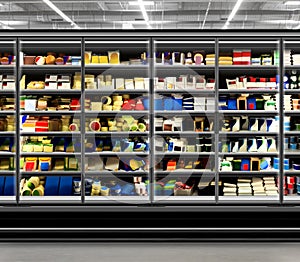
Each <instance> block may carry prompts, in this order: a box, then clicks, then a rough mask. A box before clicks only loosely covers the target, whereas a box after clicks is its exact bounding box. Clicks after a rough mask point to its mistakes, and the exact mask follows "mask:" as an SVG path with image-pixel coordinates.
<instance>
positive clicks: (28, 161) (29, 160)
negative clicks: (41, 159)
mask: <svg viewBox="0 0 300 262" xmlns="http://www.w3.org/2000/svg"><path fill="white" fill-rule="evenodd" d="M36 168H37V158H36V157H26V158H25V162H24V166H23V169H24V171H27V172H30V171H35V170H36Z"/></svg>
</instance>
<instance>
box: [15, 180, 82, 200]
mask: <svg viewBox="0 0 300 262" xmlns="http://www.w3.org/2000/svg"><path fill="white" fill-rule="evenodd" d="M75 181H76V178H73V177H72V176H47V177H45V176H32V177H29V178H28V179H27V178H22V179H21V181H20V195H21V196H72V195H77V193H79V195H80V191H79V192H76V190H77V188H76V187H75V185H76V183H75Z"/></svg>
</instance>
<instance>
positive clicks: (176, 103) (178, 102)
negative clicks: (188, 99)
mask: <svg viewBox="0 0 300 262" xmlns="http://www.w3.org/2000/svg"><path fill="white" fill-rule="evenodd" d="M173 110H182V98H178V97H173Z"/></svg>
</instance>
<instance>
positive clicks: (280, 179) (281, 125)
mask: <svg viewBox="0 0 300 262" xmlns="http://www.w3.org/2000/svg"><path fill="white" fill-rule="evenodd" d="M279 48H280V50H279V70H280V72H279V136H278V139H279V141H278V144H279V177H278V182H279V200H280V204H281V205H282V203H283V195H284V189H283V183H284V174H283V173H284V168H283V167H284V138H285V137H284V111H283V107H284V101H283V99H284V90H283V76H284V65H283V55H284V50H283V39H282V38H280V44H279Z"/></svg>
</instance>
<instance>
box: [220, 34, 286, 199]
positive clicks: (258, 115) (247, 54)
mask: <svg viewBox="0 0 300 262" xmlns="http://www.w3.org/2000/svg"><path fill="white" fill-rule="evenodd" d="M218 70H219V81H218V118H219V123H218V124H219V128H218V129H219V138H218V150H217V151H218V157H219V164H218V165H219V177H218V183H219V190H218V195H219V197H218V199H219V200H218V201H219V203H241V202H256V203H267V202H275V203H279V166H280V165H279V162H280V161H279V141H280V140H279V112H280V99H279V40H277V39H274V40H273V39H265V40H264V39H243V40H241V39H238V38H235V39H226V40H223V39H220V41H219V54H218Z"/></svg>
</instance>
